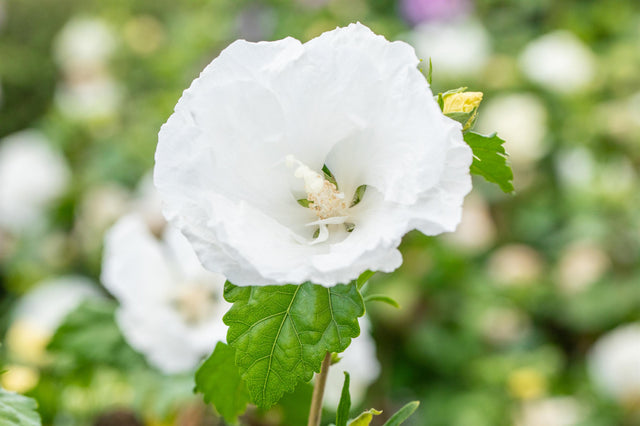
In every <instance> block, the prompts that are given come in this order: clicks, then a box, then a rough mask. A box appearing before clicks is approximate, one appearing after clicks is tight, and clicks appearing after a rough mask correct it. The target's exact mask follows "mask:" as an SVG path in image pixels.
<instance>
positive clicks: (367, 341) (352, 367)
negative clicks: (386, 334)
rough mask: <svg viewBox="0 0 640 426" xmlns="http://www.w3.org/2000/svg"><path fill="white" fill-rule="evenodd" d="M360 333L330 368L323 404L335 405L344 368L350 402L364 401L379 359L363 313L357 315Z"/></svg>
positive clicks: (373, 378)
mask: <svg viewBox="0 0 640 426" xmlns="http://www.w3.org/2000/svg"><path fill="white" fill-rule="evenodd" d="M358 322H359V324H360V336H358V338H356V339H353V341H352V342H351V345H350V346H349V347H348V348H347V349H346V350H345V351H344V352H343V353H341V354H340V355H339V356H340V362H338V363H337V364H336V365H334V366H332V367H331V368H330V369H329V374H328V375H327V383H326V391H325V397H324V401H323V404H324V406H325V407H326V408H328V409H330V410H335V409H336V408H338V404H339V403H340V395H341V394H342V386H343V384H344V371H346V372H347V373H349V376H350V383H349V394H350V396H351V404H352V405H353V406H354V407H356V406H358V405H360V404H361V403H362V402H363V399H364V397H365V394H366V393H367V389H369V386H371V384H372V383H373V382H375V381H376V379H377V378H378V376H379V375H380V363H379V362H378V358H377V356H376V342H375V341H374V340H373V337H371V332H370V331H369V329H370V328H371V325H370V324H369V320H368V319H367V318H366V317H362V318H359V320H358Z"/></svg>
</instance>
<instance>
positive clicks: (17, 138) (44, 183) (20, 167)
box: [0, 130, 70, 232]
mask: <svg viewBox="0 0 640 426" xmlns="http://www.w3.org/2000/svg"><path fill="white" fill-rule="evenodd" d="M69 177H70V172H69V168H68V166H67V163H66V161H65V160H64V158H63V156H62V155H61V154H60V153H58V152H56V151H55V150H53V149H52V148H51V147H50V145H49V141H48V140H47V139H46V137H45V136H44V135H43V134H41V133H40V132H38V131H36V130H23V131H21V132H17V133H13V134H11V135H9V136H7V137H5V138H4V139H3V140H2V141H0V227H3V228H6V229H8V230H11V231H14V232H19V231H22V230H25V229H28V228H33V227H38V226H41V225H42V224H43V222H44V221H45V216H44V210H45V209H46V208H47V206H48V205H49V204H50V203H51V202H52V201H53V200H55V199H56V198H57V197H59V196H60V195H62V193H63V192H64V190H65V189H66V187H67V184H68V182H69Z"/></svg>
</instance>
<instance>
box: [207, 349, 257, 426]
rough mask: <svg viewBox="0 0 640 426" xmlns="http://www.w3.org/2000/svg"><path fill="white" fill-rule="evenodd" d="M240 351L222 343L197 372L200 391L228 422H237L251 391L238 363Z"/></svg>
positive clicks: (245, 406)
mask: <svg viewBox="0 0 640 426" xmlns="http://www.w3.org/2000/svg"><path fill="white" fill-rule="evenodd" d="M235 354H236V351H234V350H233V348H231V347H230V346H228V345H227V344H225V343H223V342H218V344H217V345H216V348H215V349H214V350H213V353H212V354H211V356H210V357H209V358H208V359H207V360H206V361H205V362H204V363H203V364H202V365H201V366H200V368H198V371H196V389H195V390H196V391H197V392H200V393H202V394H203V395H204V400H205V402H207V403H211V404H213V406H214V407H215V408H216V410H217V411H218V413H220V415H221V416H222V417H224V420H225V421H226V422H227V423H231V424H234V425H235V424H237V423H238V416H239V415H240V414H242V413H244V412H245V410H246V408H247V404H248V403H249V391H248V390H247V386H246V385H245V383H244V382H243V381H242V379H241V378H240V373H238V367H236V364H235Z"/></svg>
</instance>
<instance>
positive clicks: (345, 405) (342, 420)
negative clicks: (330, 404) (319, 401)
mask: <svg viewBox="0 0 640 426" xmlns="http://www.w3.org/2000/svg"><path fill="white" fill-rule="evenodd" d="M349 381H350V378H349V373H347V372H346V371H345V372H344V385H342V394H341V395H340V402H339V403H338V411H337V412H336V426H347V421H348V420H349V410H350V409H351V395H349Z"/></svg>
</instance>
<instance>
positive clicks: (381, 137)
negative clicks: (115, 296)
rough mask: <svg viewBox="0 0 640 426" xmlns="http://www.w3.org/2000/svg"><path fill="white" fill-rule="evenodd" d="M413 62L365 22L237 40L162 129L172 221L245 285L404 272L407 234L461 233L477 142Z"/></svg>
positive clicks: (160, 153)
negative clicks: (317, 32) (301, 37)
mask: <svg viewBox="0 0 640 426" xmlns="http://www.w3.org/2000/svg"><path fill="white" fill-rule="evenodd" d="M417 65H418V59H417V57H416V55H415V52H414V50H413V48H412V47H411V46H409V45H408V44H406V43H404V42H393V43H392V42H389V41H387V40H386V39H385V38H384V37H382V36H377V35H375V34H373V33H372V32H371V30H369V29H368V28H367V27H365V26H363V25H361V24H351V25H349V26H348V27H346V28H338V29H336V30H333V31H330V32H327V33H324V34H323V35H321V36H320V37H318V38H315V39H313V40H311V41H309V42H308V43H305V44H302V43H300V42H299V41H298V40H295V39H293V38H286V39H284V40H279V41H275V42H260V43H249V42H246V41H243V40H239V41H236V42H234V43H233V44H231V45H230V46H229V47H228V48H226V49H225V50H224V51H223V52H222V53H221V54H220V56H219V57H218V58H217V59H215V60H214V61H213V62H212V63H211V64H209V66H207V68H206V69H205V70H204V71H203V72H202V74H201V75H200V77H199V78H197V79H196V80H195V81H194V82H193V83H192V85H191V87H190V88H189V89H187V90H186V91H185V92H184V94H183V96H182V98H181V99H180V101H179V102H178V104H177V106H176V108H175V113H174V114H173V115H172V116H171V117H170V118H169V121H168V122H167V123H166V124H165V125H164V126H163V127H162V130H161V131H160V135H159V143H158V148H157V151H156V168H155V183H156V185H157V187H158V188H159V190H160V194H161V197H162V198H163V201H164V213H165V216H166V217H167V218H168V220H169V221H170V222H171V223H173V224H174V225H175V226H177V227H178V228H179V229H181V230H182V232H183V233H184V234H185V235H186V236H187V237H188V238H189V240H190V241H191V243H192V244H193V246H194V248H195V249H196V252H197V253H198V255H199V257H200V259H201V260H202V262H203V264H204V265H205V267H207V268H209V269H211V270H212V271H216V272H221V273H223V274H225V275H226V276H227V278H228V279H229V280H230V281H231V282H233V283H234V284H237V285H269V284H285V283H301V282H305V281H311V282H313V283H316V284H322V285H325V286H332V285H335V284H337V283H347V282H349V281H351V280H353V279H355V278H356V277H358V275H359V274H360V273H362V272H363V271H365V270H367V269H371V270H378V271H392V270H394V269H396V268H397V267H398V266H399V265H400V264H401V263H402V257H401V255H400V252H399V251H398V250H397V247H398V245H399V243H400V240H401V238H402V236H403V235H404V234H405V233H406V232H408V231H409V230H412V229H419V230H420V231H422V232H423V233H425V234H428V235H436V234H439V233H441V232H445V231H452V230H454V229H455V227H456V225H457V224H458V222H459V221H460V215H461V206H462V200H463V198H464V196H465V195H466V194H467V193H468V192H469V191H470V189H471V179H470V176H469V166H470V164H471V160H472V156H471V150H470V149H469V147H468V146H467V145H466V144H465V143H464V141H463V139H462V133H461V128H460V125H459V124H458V123H456V122H454V121H452V120H450V119H448V118H446V117H445V116H444V115H443V114H442V113H441V111H440V109H439V107H438V105H437V104H436V102H435V101H434V99H433V95H432V93H431V90H430V89H429V85H428V84H427V82H426V80H425V78H424V76H423V75H422V74H421V73H420V72H419V71H418V69H417ZM323 169H324V172H323ZM365 185H366V187H365ZM364 188H366V190H364V191H363V189H364Z"/></svg>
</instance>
